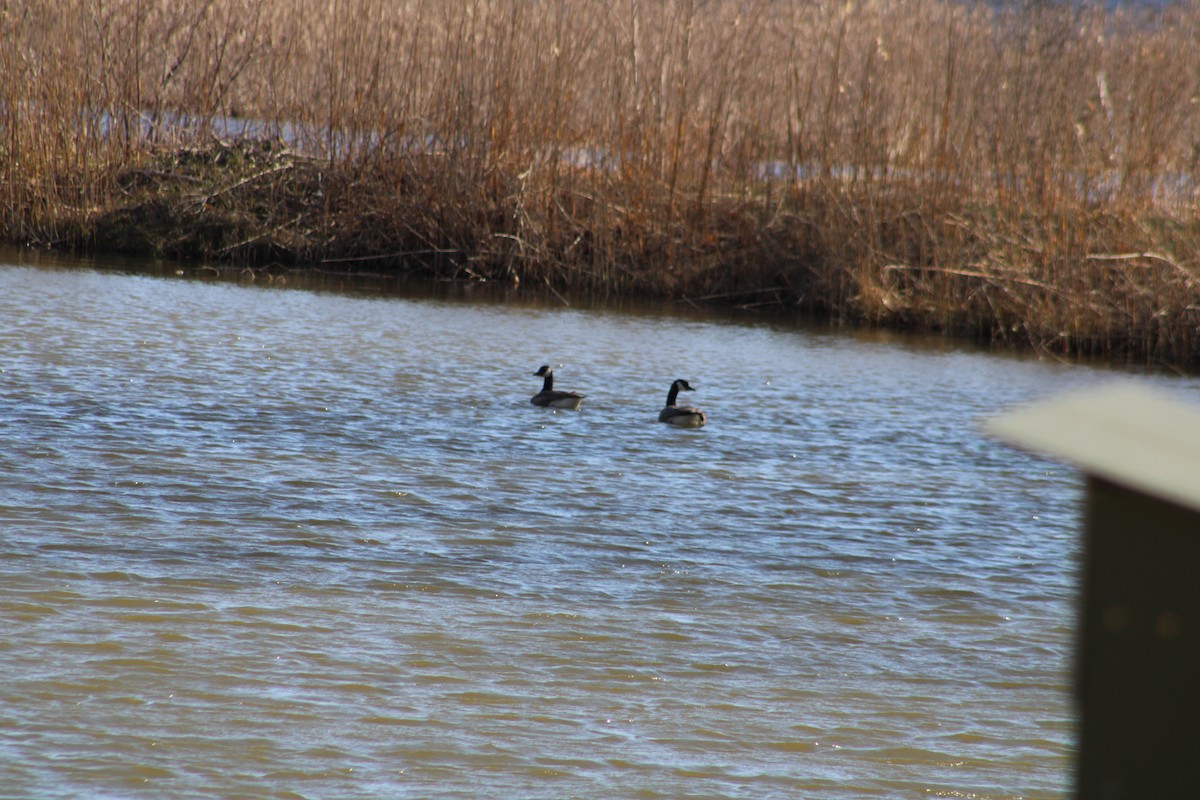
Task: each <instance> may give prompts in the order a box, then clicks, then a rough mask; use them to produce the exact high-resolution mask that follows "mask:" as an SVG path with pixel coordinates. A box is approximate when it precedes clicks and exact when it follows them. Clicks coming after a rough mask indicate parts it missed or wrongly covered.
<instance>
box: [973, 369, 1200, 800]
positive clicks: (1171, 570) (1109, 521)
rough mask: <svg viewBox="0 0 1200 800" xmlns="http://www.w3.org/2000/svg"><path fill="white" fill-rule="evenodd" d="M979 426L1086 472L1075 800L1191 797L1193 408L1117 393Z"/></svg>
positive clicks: (1197, 612) (1196, 629) (1198, 534)
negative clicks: (1077, 798)
mask: <svg viewBox="0 0 1200 800" xmlns="http://www.w3.org/2000/svg"><path fill="white" fill-rule="evenodd" d="M987 428H988V430H989V431H990V432H992V433H994V434H995V435H997V436H999V437H1001V438H1003V439H1006V440H1008V441H1010V442H1012V443H1014V444H1017V445H1019V446H1021V447H1026V448H1030V449H1033V450H1038V451H1042V452H1044V453H1047V454H1049V455H1051V456H1055V457H1058V458H1061V459H1063V460H1066V461H1068V462H1071V463H1074V464H1076V465H1077V466H1079V467H1081V468H1082V469H1083V470H1084V471H1085V473H1086V474H1087V496H1086V508H1085V512H1084V530H1083V533H1084V540H1083V579H1082V587H1081V589H1082V595H1083V596H1082V603H1081V606H1080V608H1081V618H1080V624H1079V642H1078V652H1077V659H1076V668H1075V669H1076V675H1075V691H1076V697H1077V700H1078V702H1079V715H1080V728H1079V748H1080V752H1079V761H1078V767H1077V773H1076V796H1077V797H1079V798H1084V799H1086V800H1093V799H1095V800H1134V798H1145V797H1191V796H1200V412H1197V411H1196V410H1194V409H1192V408H1190V407H1188V406H1185V405H1182V404H1178V403H1173V402H1169V401H1166V400H1164V399H1162V398H1161V397H1159V396H1157V395H1154V394H1149V393H1147V392H1145V391H1143V390H1136V389H1129V388H1117V389H1108V390H1102V391H1098V392H1095V393H1092V394H1089V395H1081V396H1077V397H1072V398H1067V399H1064V400H1060V401H1054V402H1051V403H1047V404H1044V405H1041V406H1035V407H1033V408H1030V409H1026V410H1023V411H1018V412H1015V413H1012V414H1009V415H1006V416H1004V417H1001V418H999V419H997V420H994V421H993V422H991V423H989V424H988V426H987Z"/></svg>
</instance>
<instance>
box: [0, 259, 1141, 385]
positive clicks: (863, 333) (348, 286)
mask: <svg viewBox="0 0 1200 800" xmlns="http://www.w3.org/2000/svg"><path fill="white" fill-rule="evenodd" d="M0 263H10V264H17V265H25V266H33V267H39V268H45V269H91V270H96V271H101V272H113V273H121V274H128V275H141V276H150V277H158V278H165V279H174V280H184V281H197V282H201V283H206V284H225V285H236V286H241V287H245V288H255V289H263V290H282V289H298V290H301V291H309V292H319V293H332V294H339V295H344V296H347V297H360V298H379V299H388V298H393V299H405V300H417V301H432V302H439V303H447V304H452V305H494V306H511V307H514V308H525V309H535V310H546V311H555V310H565V309H571V310H574V311H583V312H595V313H615V314H623V315H629V316H633V317H643V318H657V319H678V320H681V321H693V322H706V323H714V324H731V325H738V326H753V327H765V328H768V329H772V330H777V331H793V332H798V331H803V332H805V333H806V334H808V335H812V336H818V337H826V336H828V337H835V338H837V339H841V340H847V341H852V342H856V343H859V344H863V345H875V346H881V347H889V346H902V347H905V348H911V349H914V350H917V351H925V352H931V353H955V352H961V353H980V354H983V353H991V354H997V353H1002V354H1004V355H1006V356H1007V357H1010V358H1013V359H1017V360H1034V361H1037V360H1044V359H1050V360H1053V361H1055V362H1059V363H1064V364H1066V363H1077V364H1089V365H1095V366H1110V365H1108V364H1107V363H1106V362H1105V361H1104V360H1103V359H1094V360H1089V359H1082V358H1081V359H1073V360H1069V361H1068V360H1066V359H1062V358H1059V357H1058V356H1055V355H1053V354H1045V353H1040V354H1039V353H1035V352H1032V351H1029V350H1023V349H1020V348H1013V347H1005V346H1003V345H994V344H989V343H986V342H979V341H975V340H972V339H970V338H962V337H954V336H949V335H939V334H934V333H927V332H914V331H906V330H901V329H895V328H886V327H871V326H859V325H851V324H845V323H841V322H839V321H837V320H832V319H828V318H825V317H821V316H815V315H812V314H810V313H807V312H804V311H800V310H794V309H788V308H786V307H781V306H776V305H767V306H757V307H753V308H745V307H739V306H733V305H728V304H722V303H719V302H713V301H707V302H698V301H694V300H690V299H686V298H685V299H654V298H639V297H620V296H596V295H584V294H577V293H575V294H573V293H570V292H560V291H558V290H555V289H551V288H549V287H538V286H522V285H514V284H505V283H500V282H496V281H471V280H437V279H432V278H427V277H424V276H419V275H411V274H409V275H405V274H397V275H389V274H380V273H370V272H342V271H336V270H322V269H295V268H293V269H288V270H286V271H283V270H272V269H262V268H260V269H250V268H234V267H216V266H211V265H204V264H199V265H197V264H189V263H181V262H176V261H169V260H150V259H144V258H129V257H122V256H118V255H75V254H66V253H58V252H53V251H45V250H32V249H23V248H5V247H0ZM1116 366H1117V367H1118V368H1120V367H1123V366H1125V365H1116ZM1131 369H1132V371H1135V372H1136V371H1143V370H1139V369H1138V368H1137V367H1136V366H1134V367H1131Z"/></svg>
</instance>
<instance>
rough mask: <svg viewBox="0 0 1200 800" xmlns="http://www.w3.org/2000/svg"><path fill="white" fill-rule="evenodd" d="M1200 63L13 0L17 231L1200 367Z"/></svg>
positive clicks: (788, 13) (392, 16)
mask: <svg viewBox="0 0 1200 800" xmlns="http://www.w3.org/2000/svg"><path fill="white" fill-rule="evenodd" d="M1198 38H1200V5H1198V4H1197V3H1196V2H1184V3H1177V4H1173V5H1171V6H1169V7H1168V8H1167V9H1166V10H1162V11H1156V12H1149V11H1144V10H1143V11H1129V12H1106V11H1104V10H1102V9H1101V8H1100V7H1098V6H1097V7H1094V8H1091V7H1089V8H1078V7H1075V8H1071V7H1069V4H1063V5H1059V4H1049V3H1026V4H1023V5H1022V6H1021V7H1020V9H1019V10H1008V11H997V10H995V9H993V8H992V7H989V6H983V5H979V6H976V5H971V4H968V3H962V2H948V1H947V0H905V1H904V2H901V0H864V1H863V2H849V3H847V2H838V3H827V2H805V1H804V0H708V1H707V2H705V1H704V0H267V2H263V1H262V0H199V1H198V2H191V3H174V2H169V1H168V0H106V2H104V3H96V2H92V1H91V0H89V1H88V2H84V1H83V0H53V2H52V1H51V0H24V2H20V3H13V2H3V0H0V74H3V75H4V76H5V80H4V81H3V82H0V231H2V233H3V236H4V237H5V238H7V239H9V240H12V241H21V242H27V243H35V244H41V245H59V246H73V247H80V248H94V249H116V250H125V251H130V252H142V253H149V254H164V255H171V256H179V257H200V258H204V259H209V260H214V261H224V262H228V263H231V264H250V265H259V266H265V265H274V264H281V265H313V264H323V265H325V266H326V267H334V268H339V269H357V268H364V269H371V270H373V271H383V270H421V271H426V272H431V273H434V274H438V275H444V276H457V277H474V278H489V279H503V280H509V281H511V280H515V279H519V280H520V281H522V282H523V283H524V284H526V285H527V284H528V283H529V282H531V281H532V282H534V283H536V284H547V285H549V286H551V287H554V288H556V289H560V290H562V289H570V290H574V291H582V292H589V293H609V294H622V293H645V294H653V295H658V296H674V297H680V298H689V299H693V300H702V299H710V300H717V299H720V300H723V301H728V302H735V303H739V304H742V305H754V304H765V305H781V306H800V307H802V308H805V309H811V310H816V311H821V312H824V313H829V314H831V315H834V316H836V317H837V318H840V319H845V320H848V321H857V322H868V323H875V324H889V325H903V326H912V327H919V328H924V329H932V330H946V331H951V332H955V333H966V334H972V335H980V336H983V337H987V338H990V339H991V340H993V341H998V342H1014V343H1020V344H1029V345H1032V346H1034V347H1037V348H1043V349H1046V350H1050V351H1053V352H1058V353H1066V354H1088V353H1094V354H1103V355H1110V356H1115V357H1122V358H1124V357H1127V358H1135V359H1140V360H1145V361H1151V362H1153V361H1158V362H1164V363H1172V364H1179V365H1195V364H1196V363H1198V362H1200V287H1198V283H1197V282H1198V280H1200V220H1198V219H1197V215H1196V210H1197V197H1196V190H1197V188H1198V187H1200V183H1198V181H1200V47H1197V46H1196V45H1197V40H1198ZM245 120H252V121H253V125H252V126H251V127H250V129H249V130H248V131H241V130H240V128H236V127H235V126H236V125H242V124H245V123H243V122H239V121H245ZM231 121H232V123H231Z"/></svg>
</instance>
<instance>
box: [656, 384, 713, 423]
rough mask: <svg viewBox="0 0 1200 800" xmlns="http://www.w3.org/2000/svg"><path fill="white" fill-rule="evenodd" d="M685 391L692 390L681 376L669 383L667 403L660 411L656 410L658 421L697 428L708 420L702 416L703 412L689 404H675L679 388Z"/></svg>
mask: <svg viewBox="0 0 1200 800" xmlns="http://www.w3.org/2000/svg"><path fill="white" fill-rule="evenodd" d="M680 389H682V390H684V391H685V392H694V391H695V389H693V388H692V387H691V386H688V382H687V381H685V380H684V379H683V378H679V379H678V380H676V381H675V382H674V383H672V384H671V390H670V391H669V392H667V405H666V406H665V407H664V408H663V410H662V411H660V412H658V421H659V422H666V423H667V424H669V425H676V426H678V427H680V428H699V427H700V426H701V425H703V424H704V423H706V422H708V417H706V416H704V412H703V411H701V410H700V409H698V408H692V407H691V406H677V405H675V398H676V397H678V396H679V390H680Z"/></svg>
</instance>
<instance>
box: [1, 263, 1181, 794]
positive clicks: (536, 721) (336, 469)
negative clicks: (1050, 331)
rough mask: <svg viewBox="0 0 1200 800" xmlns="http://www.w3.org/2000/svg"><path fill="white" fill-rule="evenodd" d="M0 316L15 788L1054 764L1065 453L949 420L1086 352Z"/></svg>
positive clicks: (674, 783)
mask: <svg viewBox="0 0 1200 800" xmlns="http://www.w3.org/2000/svg"><path fill="white" fill-rule="evenodd" d="M0 320H2V325H0V354H2V356H0V359H2V360H0V478H2V481H3V484H2V489H0V632H2V634H3V635H2V636H0V675H2V676H3V677H2V678H0V699H2V702H0V787H3V788H2V789H0V794H3V795H4V796H10V797H39V798H59V797H61V798H68V797H69V798H75V797H89V798H151V797H171V798H187V797H226V798H241V797H245V798H249V797H254V798H272V797H274V798H295V797H311V798H379V797H462V798H475V797H497V798H499V797H504V798H510V797H511V798H518V797H519V798H564V797H585V798H612V797H640V798H656V797H661V798H699V797H746V798H835V799H836V798H858V797H873V798H875V797H885V798H886V797H897V798H902V797H927V796H951V797H978V798H1017V797H1022V798H1047V797H1060V796H1062V795H1063V794H1064V792H1065V791H1066V789H1067V787H1068V786H1069V782H1070V770H1071V764H1072V748H1073V742H1074V738H1073V732H1072V725H1073V710H1072V708H1071V707H1070V704H1069V697H1068V682H1069V675H1068V667H1069V661H1070V654H1071V647H1072V624H1073V597H1074V592H1075V565H1074V559H1075V557H1076V552H1077V545H1076V536H1077V533H1076V512H1077V507H1076V506H1077V500H1078V492H1079V483H1078V480H1077V478H1076V477H1075V475H1074V474H1073V473H1072V472H1071V471H1070V470H1067V469H1065V468H1060V467H1058V466H1055V465H1052V464H1047V463H1045V462H1040V461H1036V460H1033V459H1030V458H1029V457H1027V456H1024V455H1022V454H1019V453H1016V452H1013V451H1011V450H1009V449H1007V448H1005V447H1004V446H1002V445H1000V444H997V443H994V442H992V441H989V440H986V439H984V438H982V437H981V436H980V435H979V433H978V424H979V422H980V420H981V419H983V418H984V417H987V416H989V415H991V414H993V413H995V412H997V411H998V410H1000V409H1001V408H1003V407H1006V406H1008V405H1010V404H1013V403H1019V402H1022V401H1026V400H1030V399H1033V398H1037V397H1042V396H1046V395H1049V394H1052V393H1055V392H1057V391H1059V390H1064V389H1067V388H1074V387H1077V386H1080V385H1083V384H1087V383H1093V382H1099V381H1102V380H1107V379H1108V378H1109V377H1110V376H1107V375H1105V374H1104V373H1102V372H1097V371H1095V370H1090V369H1085V368H1081V367H1064V366H1057V365H1053V364H1047V363H1040V362H1037V361H1033V360H1023V359H1016V358H1012V357H1002V356H993V355H987V354H980V353H975V352H970V351H966V350H955V349H953V348H950V347H945V346H943V347H940V348H937V349H920V348H916V347H914V346H912V345H906V344H904V343H902V342H886V341H882V342H880V341H876V342H872V341H869V340H866V339H864V338H856V337H854V336H851V335H844V334H831V333H821V332H814V331H806V330H802V329H787V328H784V327H782V326H778V325H774V326H773V325H767V324H749V323H745V324H743V323H736V322H730V321H728V320H724V321H723V320H719V319H703V318H699V317H696V316H694V315H693V316H689V317H687V318H683V317H677V318H673V317H669V316H662V315H648V314H637V313H617V312H611V311H610V312H605V311H581V310H572V309H553V308H545V307H536V306H526V305H521V304H518V303H511V302H510V303H506V304H496V303H486V302H480V303H467V302H461V301H450V300H446V299H434V298H424V299H423V298H419V297H412V296H410V297H406V298H386V297H378V298H374V299H372V298H368V297H364V296H353V295H346V294H337V293H329V292H314V291H307V290H295V289H288V290H280V289H266V288H261V287H243V286H237V285H228V284H219V283H206V282H201V281H194V280H176V279H167V278H158V277H146V276H138V275H130V274H116V273H103V272H94V271H90V270H87V269H52V268H32V267H24V266H21V267H18V266H7V267H0ZM543 363H551V364H556V365H559V364H561V366H559V367H558V368H557V369H556V375H557V377H558V381H559V385H560V386H561V387H562V388H570V389H577V390H580V391H583V392H585V393H586V394H587V395H588V397H587V400H586V401H585V403H584V406H583V408H582V410H580V411H579V412H563V411H559V412H551V411H546V410H542V409H536V408H534V407H532V406H530V405H529V403H528V402H527V401H528V397H529V396H530V395H532V394H533V393H534V392H535V391H536V390H537V389H538V388H540V381H539V379H537V378H534V377H532V376H531V374H530V373H531V372H533V370H535V369H536V368H537V367H538V366H539V365H541V364H543ZM675 377H685V378H687V379H688V380H690V381H692V383H693V385H695V386H696V387H697V389H698V391H697V392H695V393H694V394H692V395H689V396H688V400H689V401H690V402H693V403H694V404H695V405H698V406H700V407H702V408H704V409H705V410H706V412H707V413H708V416H709V424H708V426H707V427H706V428H704V429H701V430H674V429H670V428H668V427H667V426H665V425H660V424H658V423H657V422H656V421H655V417H656V415H657V412H658V409H659V407H660V406H661V404H662V401H663V398H664V396H665V394H666V390H667V387H668V385H669V384H670V381H671V380H672V379H673V378H675ZM1142 380H1152V379H1142ZM1154 380H1156V382H1167V381H1163V380H1159V379H1154ZM1173 385H1175V386H1183V387H1185V388H1192V389H1195V388H1196V383H1195V381H1194V380H1189V381H1181V382H1173Z"/></svg>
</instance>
